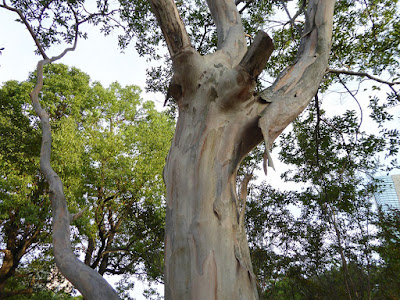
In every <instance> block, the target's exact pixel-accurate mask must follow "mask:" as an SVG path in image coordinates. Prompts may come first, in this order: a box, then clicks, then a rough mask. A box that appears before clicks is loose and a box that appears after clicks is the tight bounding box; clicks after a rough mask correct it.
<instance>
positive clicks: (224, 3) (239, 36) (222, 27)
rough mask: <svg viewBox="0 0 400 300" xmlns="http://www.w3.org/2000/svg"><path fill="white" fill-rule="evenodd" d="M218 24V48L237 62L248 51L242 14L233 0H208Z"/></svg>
mask: <svg viewBox="0 0 400 300" xmlns="http://www.w3.org/2000/svg"><path fill="white" fill-rule="evenodd" d="M207 4H208V7H209V8H210V11H211V15H212V17H213V19H214V22H215V25H216V26H217V35H218V49H223V50H224V51H226V52H227V53H228V54H229V56H230V57H231V58H232V59H233V60H234V61H233V63H236V60H235V59H237V60H238V61H237V62H239V61H240V60H241V59H242V57H243V55H244V54H245V52H246V51H247V46H246V39H245V34H244V31H243V25H242V21H241V18H240V14H239V12H238V10H237V7H236V5H235V3H234V1H233V0H207Z"/></svg>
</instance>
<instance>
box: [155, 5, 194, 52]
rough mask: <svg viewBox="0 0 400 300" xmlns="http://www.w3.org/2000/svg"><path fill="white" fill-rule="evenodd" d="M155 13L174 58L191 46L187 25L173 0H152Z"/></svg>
mask: <svg viewBox="0 0 400 300" xmlns="http://www.w3.org/2000/svg"><path fill="white" fill-rule="evenodd" d="M150 3H151V7H152V9H153V13H154V14H155V16H156V18H157V22H158V24H159V26H160V27H161V30H162V32H163V35H164V38H165V41H166V42H167V46H168V50H169V53H170V55H171V58H172V59H173V58H174V57H175V56H176V55H177V54H179V53H180V52H181V51H183V50H184V49H185V48H191V47H192V46H191V43H190V39H189V36H188V34H187V32H186V28H185V25H184V24H183V22H182V19H181V18H180V16H179V12H178V9H177V7H176V4H175V2H174V1H173V0H151V1H150Z"/></svg>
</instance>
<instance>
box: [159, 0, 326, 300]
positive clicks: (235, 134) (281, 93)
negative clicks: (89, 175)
mask: <svg viewBox="0 0 400 300" xmlns="http://www.w3.org/2000/svg"><path fill="white" fill-rule="evenodd" d="M151 3H152V7H153V11H154V13H155V15H156V17H157V20H158V22H159V25H160V27H161V29H162V31H163V33H164V36H165V40H166V42H167V44H168V49H169V51H170V55H171V57H172V61H173V69H174V78H173V85H174V90H176V91H178V92H176V93H171V95H172V96H174V97H175V100H176V101H177V104H178V107H179V117H178V122H177V128H176V133H175V137H174V140H173V142H172V146H171V150H170V152H169V155H168V157H167V162H166V166H165V170H164V180H165V183H166V187H167V216H166V233H165V299H167V300H169V299H173V300H186V299H204V300H205V299H207V300H209V299H210V300H211V299H246V300H250V299H258V295H257V288H256V287H257V282H256V278H255V276H254V273H253V269H252V265H251V260H250V254H249V248H248V244H247V238H246V233H245V229H244V224H243V219H244V217H243V216H244V211H243V210H244V209H245V206H244V205H243V201H244V200H243V198H245V195H246V193H245V192H244V191H243V189H245V187H247V183H248V182H244V184H243V186H242V187H243V188H242V191H241V193H240V194H241V195H240V197H239V196H238V194H237V187H236V174H237V170H238V167H239V164H240V162H241V161H242V159H243V158H244V157H245V156H246V155H247V154H248V153H249V151H251V150H252V149H253V148H254V147H255V146H256V145H258V144H259V143H261V142H262V141H265V144H266V152H265V153H266V154H265V156H264V158H265V164H267V161H268V160H270V156H269V153H268V148H269V147H270V146H271V145H272V142H273V141H274V140H275V138H276V137H277V136H278V135H279V134H280V133H281V132H282V131H283V130H284V128H285V127H286V126H287V125H288V124H289V123H290V122H292V121H293V120H294V119H295V118H296V117H297V116H298V115H299V114H300V113H301V112H302V111H303V109H304V108H305V107H306V105H307V104H308V103H309V101H310V100H311V98H312V97H313V96H314V95H315V93H316V91H317V89H318V86H319V83H320V82H321V80H322V77H323V75H324V73H325V70H326V67H327V62H328V56H329V51H330V45H331V32H332V19H333V7H334V1H333V0H310V1H309V7H308V10H307V20H306V28H305V30H304V32H305V34H304V35H303V37H302V40H301V47H300V49H299V52H298V57H297V60H296V61H295V63H294V64H293V65H292V66H291V67H289V68H288V69H286V70H285V71H283V72H282V73H281V75H280V76H279V77H278V78H277V80H276V81H275V83H274V84H273V85H272V86H271V87H270V88H268V89H266V90H265V91H263V92H262V93H261V94H260V95H256V94H255V93H254V88H255V79H256V78H257V76H258V75H259V73H260V72H261V71H262V69H263V67H264V66H265V63H266V61H267V59H268V58H269V55H270V54H271V52H272V49H273V45H272V41H271V40H270V39H269V37H268V36H267V35H266V34H265V33H259V34H258V35H257V37H256V39H255V43H253V44H252V46H251V47H250V48H249V49H247V47H246V41H245V34H244V32H243V26H242V24H241V20H240V15H239V13H238V11H237V9H236V6H235V4H234V2H233V1H232V0H208V1H207V3H208V6H209V7H210V10H211V14H212V17H213V18H214V22H215V24H216V26H217V33H218V50H217V51H216V52H215V53H212V54H209V55H206V56H201V55H199V54H198V53H197V52H196V51H195V50H194V49H193V47H192V46H191V45H190V40H189V37H188V36H187V33H186V31H185V26H184V24H183V22H182V21H181V19H180V17H179V15H178V13H177V9H176V6H175V3H174V1H173V0H151ZM249 179H250V178H247V179H245V180H249Z"/></svg>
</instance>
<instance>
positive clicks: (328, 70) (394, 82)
mask: <svg viewBox="0 0 400 300" xmlns="http://www.w3.org/2000/svg"><path fill="white" fill-rule="evenodd" d="M326 72H327V73H332V74H345V75H354V76H360V77H367V78H369V79H371V80H374V81H376V82H379V83H383V84H387V85H388V86H394V85H397V84H400V81H393V82H390V81H386V80H383V79H380V78H378V77H375V76H372V75H370V74H368V73H365V72H355V71H349V70H335V69H330V68H328V69H326Z"/></svg>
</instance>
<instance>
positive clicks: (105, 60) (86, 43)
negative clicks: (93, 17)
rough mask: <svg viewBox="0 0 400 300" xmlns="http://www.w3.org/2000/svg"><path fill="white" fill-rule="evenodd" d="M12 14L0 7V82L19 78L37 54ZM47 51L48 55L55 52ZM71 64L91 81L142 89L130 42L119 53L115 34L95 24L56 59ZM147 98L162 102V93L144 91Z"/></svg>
mask: <svg viewBox="0 0 400 300" xmlns="http://www.w3.org/2000/svg"><path fill="white" fill-rule="evenodd" d="M16 16H17V15H16V14H15V13H12V12H10V11H6V10H4V9H0V48H2V47H4V48H5V50H4V51H3V54H2V55H1V56H0V84H1V83H3V82H5V81H7V80H11V79H15V80H18V81H22V80H25V79H27V77H28V74H29V72H32V71H33V70H34V69H35V68H36V64H37V62H38V60H39V59H40V56H37V55H35V54H34V50H35V45H34V43H33V40H32V38H31V36H30V35H29V33H28V31H27V30H26V29H25V27H24V25H23V24H20V23H17V22H15V21H14V20H15V19H16ZM60 49H61V48H59V49H58V51H49V56H51V55H56V54H59V52H60ZM57 63H63V64H66V65H69V66H75V67H77V68H79V69H80V70H82V71H83V72H85V73H87V74H88V75H89V76H90V78H91V79H92V80H93V81H100V82H101V83H102V84H103V85H104V86H108V85H109V84H110V83H111V82H113V81H118V82H119V83H121V84H122V85H128V84H135V85H138V86H140V87H141V88H142V90H144V87H145V75H146V60H145V59H144V58H143V57H139V55H138V54H137V53H136V51H135V49H134V47H133V46H130V47H129V48H128V49H126V50H125V53H121V51H120V50H119V47H118V41H117V35H116V34H115V35H110V36H107V37H105V36H104V35H103V34H101V33H100V32H99V31H98V30H97V29H96V28H95V29H93V30H90V32H89V38H88V39H87V40H83V39H80V40H79V42H78V46H77V49H76V50H75V51H74V52H70V53H68V54H67V55H66V56H64V58H62V59H61V60H59V61H57ZM144 97H145V98H146V99H147V100H153V101H155V100H156V102H157V104H160V105H162V104H163V102H164V99H163V96H162V95H161V94H160V95H154V94H146V95H145V96H144Z"/></svg>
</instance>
